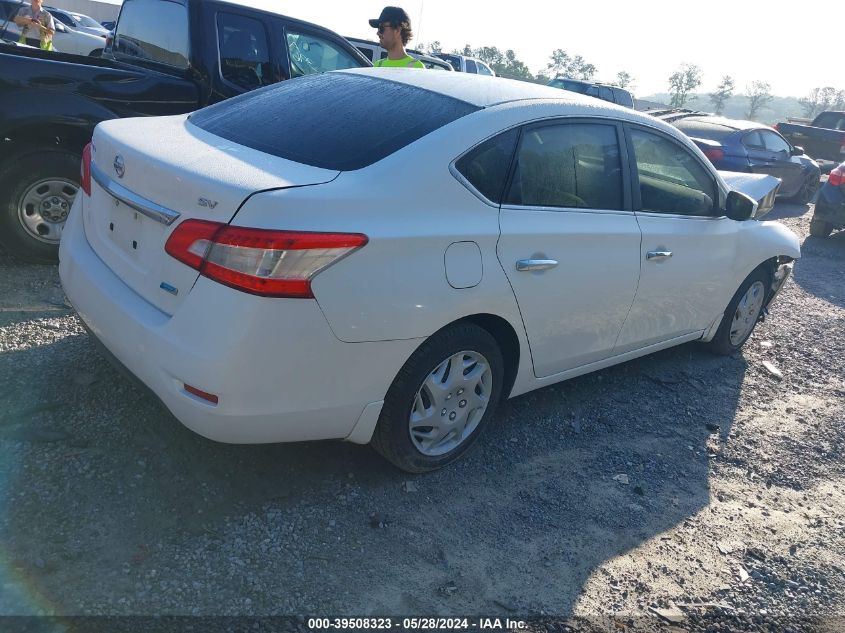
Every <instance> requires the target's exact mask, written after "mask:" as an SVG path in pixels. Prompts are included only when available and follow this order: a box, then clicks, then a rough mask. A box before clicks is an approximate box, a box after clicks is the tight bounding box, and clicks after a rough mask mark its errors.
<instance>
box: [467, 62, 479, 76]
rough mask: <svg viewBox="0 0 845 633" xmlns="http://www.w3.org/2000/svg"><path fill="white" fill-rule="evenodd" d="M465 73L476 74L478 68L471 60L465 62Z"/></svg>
mask: <svg viewBox="0 0 845 633" xmlns="http://www.w3.org/2000/svg"><path fill="white" fill-rule="evenodd" d="M467 72H468V73H475V74H478V67H477V66H476V65H475V62H474V61H472V60H471V59H468V60H467Z"/></svg>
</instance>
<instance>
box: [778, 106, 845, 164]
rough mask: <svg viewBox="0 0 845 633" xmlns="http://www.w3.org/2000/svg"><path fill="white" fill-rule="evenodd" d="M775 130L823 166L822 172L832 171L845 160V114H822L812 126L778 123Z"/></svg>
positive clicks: (831, 112)
mask: <svg viewBox="0 0 845 633" xmlns="http://www.w3.org/2000/svg"><path fill="white" fill-rule="evenodd" d="M775 129H776V130H777V131H778V132H780V134H781V136H783V137H784V138H785V139H786V140H787V141H789V142H790V143H792V145H795V146H800V147H802V148H804V151H805V152H806V153H807V155H808V156H810V157H812V158H813V159H815V160H816V161H817V162H819V163H820V164H822V165H823V168H822V171H825V172H827V171H830V168H831V167H835V166H836V165H838V164H839V163H841V162H842V161H843V160H845V112H833V111H829V112H822V113H821V114H819V115H818V116H817V117H816V118H815V119H813V122H812V123H810V125H799V124H798V123H778V124H777V125H775Z"/></svg>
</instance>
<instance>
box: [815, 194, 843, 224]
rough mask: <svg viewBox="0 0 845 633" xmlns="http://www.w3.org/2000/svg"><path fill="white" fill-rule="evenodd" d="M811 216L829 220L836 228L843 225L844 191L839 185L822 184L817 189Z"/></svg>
mask: <svg viewBox="0 0 845 633" xmlns="http://www.w3.org/2000/svg"><path fill="white" fill-rule="evenodd" d="M813 217H814V218H817V219H820V220H824V221H825V222H830V223H831V224H833V225H834V226H836V228H843V227H845V192H843V191H842V189H841V188H840V187H834V186H832V185H828V184H825V185H823V186H822V188H821V189H820V190H819V197H818V199H817V200H816V207H815V210H814V211H813Z"/></svg>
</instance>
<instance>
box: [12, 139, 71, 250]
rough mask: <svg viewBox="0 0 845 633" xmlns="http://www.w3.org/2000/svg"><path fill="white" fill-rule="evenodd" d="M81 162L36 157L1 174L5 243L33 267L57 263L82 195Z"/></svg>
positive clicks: (41, 153)
mask: <svg viewBox="0 0 845 633" xmlns="http://www.w3.org/2000/svg"><path fill="white" fill-rule="evenodd" d="M80 161H81V158H80V157H79V156H78V155H76V154H73V153H71V152H67V151H64V150H60V149H43V150H37V151H32V152H29V153H27V154H24V155H22V156H19V157H16V158H15V159H13V160H11V161H8V162H6V163H5V164H4V165H3V166H2V168H0V205H2V206H0V243H2V244H3V246H4V247H5V248H6V250H8V251H9V252H10V253H11V254H12V255H14V256H16V257H18V258H20V259H23V260H26V261H31V262H55V261H56V260H57V259H58V253H59V240H60V239H61V236H62V230H63V229H64V226H65V220H67V216H68V213H70V208H71V206H73V200H74V198H75V197H76V193H77V191H78V190H79V163H80Z"/></svg>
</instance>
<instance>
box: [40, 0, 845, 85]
mask: <svg viewBox="0 0 845 633" xmlns="http://www.w3.org/2000/svg"><path fill="white" fill-rule="evenodd" d="M392 1H393V2H395V3H397V4H399V5H400V6H402V7H403V8H404V9H405V10H406V11H407V12H408V15H409V16H410V17H411V22H412V27H413V29H414V31H415V34H416V37H415V39H414V41H413V42H412V43H411V46H415V45H419V44H420V43H426V44H428V43H431V42H432V41H434V40H437V41H439V42H440V43H441V45H442V47H443V50H444V51H446V52H449V51H451V50H452V49H455V48H460V49H462V48H463V47H464V45H465V44H470V45H471V46H472V47H473V48H477V47H480V46H497V47H498V48H499V49H501V50H507V49H509V48H510V49H513V50H514V52H515V53H516V55H517V58H518V59H520V60H522V61H523V62H524V63H525V64H526V65H527V66H528V67H529V69H530V70H531V72H533V73H537V72H538V71H539V70H541V69H544V68H545V67H546V65H547V64H548V61H549V56H550V54H551V52H552V51H553V50H555V49H558V48H561V49H563V50H565V51H566V52H567V53H569V54H570V55H581V56H582V57H584V59H585V60H586V61H587V62H589V63H592V64H594V65H595V66H596V67H597V68H598V73H597V75H596V77H595V78H596V79H599V80H604V81H608V80H612V79H613V78H614V77H615V76H616V73H618V72H619V71H623V70H624V71H627V72H628V73H630V74H631V75H632V76H633V77H634V80H635V89H634V92H635V94H637V95H642V96H644V95H648V94H652V93H656V92H667V90H668V78H669V76H670V75H671V74H672V73H673V72H674V71H675V70H676V69H677V68H678V67H679V66H680V65H681V64H682V63H685V62H686V63H691V64H697V65H698V66H699V67H700V68H701V69H702V71H703V83H702V85H701V87H700V88H699V89H698V92H711V91H713V90H714V89H715V88H716V86H717V85H718V84H719V82H720V81H721V78H722V77H723V76H724V75H731V76H732V77H733V78H734V80H735V83H736V90H735V93H736V94H741V93H743V92H744V91H745V87H746V85H747V84H749V83H751V82H752V81H765V82H768V83H769V84H770V85H771V90H772V93H773V94H775V95H778V96H795V97H803V96H805V95H806V94H807V93H808V92H809V91H810V90H812V89H813V88H814V87H817V86H819V87H822V86H829V85H833V86H834V87H836V88H837V89H845V79H840V77H842V73H841V72H837V67H838V65H837V60H838V59H839V49H840V42H841V38H842V22H841V20H839V19H824V15H825V14H826V13H830V12H833V13H834V14H836V9H835V7H836V6H837V5H836V4H835V3H832V2H828V3H826V4H825V3H823V4H819V5H812V7H810V8H808V7H809V6H810V5H803V4H801V3H780V2H771V1H767V2H763V1H760V0H706V1H703V2H697V3H692V2H679V1H678V0H673V1H667V0H649V1H648V2H644V1H642V0H640V1H628V2H622V1H620V0H600V1H595V0H593V1H581V2H570V1H567V0H559V1H557V2H549V1H541V0H518V1H511V2H497V1H482V0H392ZM238 2H240V3H242V4H255V5H256V6H262V5H263V6H264V7H267V6H270V7H273V8H274V9H275V10H276V11H278V12H280V13H284V14H286V15H290V16H291V17H296V18H300V19H304V20H308V21H310V22H315V23H317V24H320V25H322V26H325V27H327V28H330V29H332V30H333V31H336V32H338V33H340V34H341V35H345V36H348V37H360V38H365V39H375V31H374V30H373V29H371V28H370V27H369V25H368V24H367V20H368V19H369V18H375V17H378V15H379V13H380V11H381V9H382V7H383V6H384V4H383V3H384V0H380V1H375V2H374V1H372V0H364V1H355V2H350V1H349V0H345V1H344V0H316V1H314V0H312V1H311V2H302V1H301V0H300V1H299V2H287V1H285V0H238ZM56 4H59V0H57V1H56Z"/></svg>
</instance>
